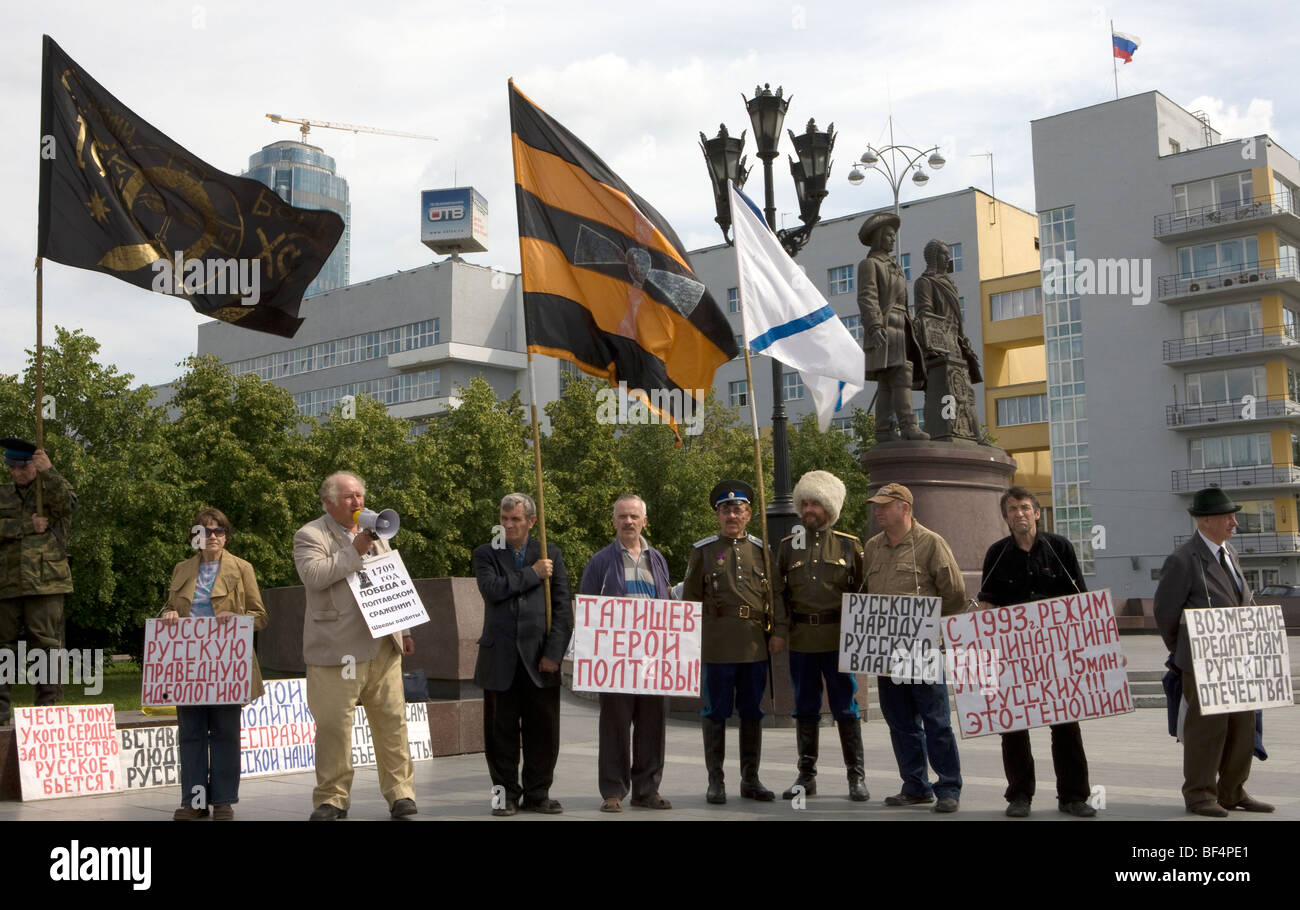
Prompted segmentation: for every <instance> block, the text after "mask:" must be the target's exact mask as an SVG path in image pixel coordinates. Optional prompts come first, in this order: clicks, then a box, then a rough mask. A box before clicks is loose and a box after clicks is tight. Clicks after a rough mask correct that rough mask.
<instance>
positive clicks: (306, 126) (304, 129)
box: [266, 114, 438, 144]
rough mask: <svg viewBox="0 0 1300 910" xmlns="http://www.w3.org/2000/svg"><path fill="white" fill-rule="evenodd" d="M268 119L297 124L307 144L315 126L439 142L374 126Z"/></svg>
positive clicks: (429, 137) (269, 117) (278, 118)
mask: <svg viewBox="0 0 1300 910" xmlns="http://www.w3.org/2000/svg"><path fill="white" fill-rule="evenodd" d="M266 116H267V119H269V120H270V121H271V122H272V123H296V124H298V126H299V132H301V133H302V141H303V143H304V144H306V142H307V134H308V133H310V132H311V128H312V127H313V126H320V127H325V128H327V129H331V130H347V131H348V132H352V133H378V134H379V135H381V136H401V137H402V138H404V139H432V140H433V141H434V142H437V141H438V137H437V136H421V135H420V134H418V133H402V132H398V131H397V130H380V129H375V128H374V127H373V126H357V125H356V124H353V123H330V122H329V121H328V120H308V119H307V118H306V117H304V118H303V119H301V120H294V119H293V118H291V117H281V116H280V115H279V114H267V115H266Z"/></svg>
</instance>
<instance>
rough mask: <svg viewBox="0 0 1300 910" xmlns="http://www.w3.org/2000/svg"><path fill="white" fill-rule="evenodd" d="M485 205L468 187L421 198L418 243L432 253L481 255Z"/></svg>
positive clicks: (430, 192)
mask: <svg viewBox="0 0 1300 910" xmlns="http://www.w3.org/2000/svg"><path fill="white" fill-rule="evenodd" d="M487 241H488V205H487V200H486V199H484V198H483V195H482V194H481V193H479V191H478V190H476V189H474V188H473V187H470V186H461V187H455V188H452V189H446V190H425V191H424V192H422V193H421V194H420V242H421V243H423V244H424V245H425V246H427V247H428V248H429V249H431V250H433V251H434V252H435V253H481V252H483V251H484V250H486V249H487Z"/></svg>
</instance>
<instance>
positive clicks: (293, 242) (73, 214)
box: [37, 35, 343, 338]
mask: <svg viewBox="0 0 1300 910" xmlns="http://www.w3.org/2000/svg"><path fill="white" fill-rule="evenodd" d="M42 72H43V78H42V85H41V195H40V229H39V236H38V239H37V256H39V257H44V258H47V259H52V260H54V261H55V262H61V263H63V264H64V265H70V266H74V267H76V268H81V269H93V270H95V271H98V272H105V273H107V274H109V275H113V276H114V277H116V278H120V279H122V280H123V281H126V282H129V283H131V284H134V285H136V286H137V287H142V288H145V289H147V290H153V291H160V292H162V293H167V294H173V295H176V296H180V297H184V298H185V299H186V300H188V301H189V303H190V305H191V306H192V307H194V309H195V311H197V312H199V313H201V314H203V315H204V316H210V317H212V318H214V319H220V320H222V321H224V322H229V323H232V324H234V325H238V326H242V327H244V328H249V329H256V330H257V331H261V332H270V333H272V334H275V335H281V336H283V337H286V338H291V337H293V335H294V333H296V332H297V331H298V327H299V326H300V325H302V319H301V318H299V316H298V306H299V304H300V303H301V302H302V295H303V293H304V292H305V291H306V290H307V286H308V285H309V284H311V282H312V279H314V278H315V277H316V274H317V273H318V272H319V271H320V270H321V267H322V266H323V265H324V264H325V260H326V259H328V258H329V255H330V253H331V252H332V251H333V249H334V246H335V244H337V243H338V240H339V237H341V236H342V234H343V219H342V218H340V217H339V215H338V214H337V213H335V212H330V211H319V210H308V209H300V208H295V207H293V206H290V205H288V204H287V203H285V202H284V201H283V200H282V199H280V197H279V196H277V195H276V194H275V191H274V190H272V189H270V188H269V187H267V186H265V185H263V184H262V183H259V182H258V181H256V180H251V179H249V178H246V177H234V176H231V175H230V174H226V173H223V172H222V171H219V170H217V169H216V168H214V167H212V166H211V165H210V164H208V163H206V162H205V161H203V160H201V159H200V158H198V157H196V156H194V155H192V154H190V153H189V152H187V151H186V150H185V149H183V148H181V147H180V146H179V145H177V144H176V143H175V142H173V141H172V140H171V139H169V138H167V136H165V135H163V134H162V133H161V132H159V131H158V130H157V129H155V128H154V127H153V126H151V125H150V124H149V123H147V122H145V120H144V119H143V118H141V117H140V116H138V115H137V114H136V113H134V112H133V111H132V110H131V109H130V108H128V107H127V106H126V105H124V104H122V102H120V101H118V100H117V99H116V98H114V97H113V96H112V95H111V94H109V92H107V91H106V90H105V89H104V87H103V86H101V85H100V84H99V83H98V82H96V81H95V80H94V79H92V78H90V76H89V75H88V74H87V73H86V71H85V70H83V69H82V68H81V67H79V66H77V64H76V63H75V62H73V60H72V59H71V58H70V57H68V55H67V54H65V53H64V52H63V50H62V49H61V48H60V47H59V46H58V45H57V44H55V43H54V40H53V39H52V38H50V36H49V35H46V36H45V43H44V59H43V67H42Z"/></svg>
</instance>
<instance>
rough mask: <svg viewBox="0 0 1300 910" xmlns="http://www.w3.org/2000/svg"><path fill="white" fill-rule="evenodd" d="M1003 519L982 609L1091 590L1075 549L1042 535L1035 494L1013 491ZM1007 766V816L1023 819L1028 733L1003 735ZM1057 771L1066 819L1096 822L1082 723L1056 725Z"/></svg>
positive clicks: (1028, 789)
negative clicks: (1004, 525) (1006, 530)
mask: <svg viewBox="0 0 1300 910" xmlns="http://www.w3.org/2000/svg"><path fill="white" fill-rule="evenodd" d="M1001 506H1002V517H1003V518H1005V519H1006V522H1007V526H1008V527H1009V528H1010V529H1011V536H1010V537H1004V538H1002V539H1001V540H999V541H998V542H997V543H995V544H994V545H993V546H991V547H989V549H988V552H987V553H985V554H984V572H983V574H982V576H981V577H982V578H983V582H982V583H981V585H980V594H979V601H980V607H982V608H989V607H1009V606H1013V605H1015V604H1023V603H1033V602H1034V601H1036V600H1046V599H1047V598H1049V597H1058V596H1060V595H1063V594H1077V593H1082V592H1083V591H1086V590H1087V587H1086V586H1085V585H1084V582H1083V573H1082V572H1081V571H1079V560H1078V558H1077V557H1076V556H1075V554H1074V547H1073V546H1072V545H1071V544H1070V542H1069V541H1068V540H1066V539H1065V538H1064V537H1060V536H1058V535H1056V534H1049V533H1047V532H1046V531H1039V530H1038V519H1039V517H1040V515H1041V512H1040V511H1039V508H1038V500H1037V499H1036V498H1034V494H1033V493H1031V492H1029V491H1028V490H1026V489H1025V488H1024V487H1012V488H1011V489H1009V490H1007V491H1006V492H1005V493H1003V494H1002V502H1001ZM1002 767H1003V769H1004V770H1005V771H1006V774H1007V792H1006V798H1007V802H1008V803H1009V805H1008V806H1007V815H1009V816H1010V817H1011V818H1024V817H1026V816H1027V815H1029V804H1030V802H1031V801H1032V800H1033V798H1034V756H1033V753H1032V752H1031V751H1030V746H1029V731H1028V730H1015V731H1013V732H1011V733H1003V734H1002ZM1052 767H1053V769H1054V770H1055V771H1056V801H1057V806H1058V807H1059V808H1060V810H1061V811H1062V812H1064V813H1066V814H1067V815H1074V816H1077V817H1079V818H1091V817H1093V816H1094V815H1096V814H1097V810H1096V809H1094V808H1093V807H1092V806H1090V805H1088V796H1089V795H1090V793H1091V789H1090V788H1089V786H1088V758H1087V756H1085V755H1084V754H1083V734H1082V733H1081V732H1080V730H1079V724H1078V722H1077V721H1071V722H1070V723H1064V724H1053V725H1052Z"/></svg>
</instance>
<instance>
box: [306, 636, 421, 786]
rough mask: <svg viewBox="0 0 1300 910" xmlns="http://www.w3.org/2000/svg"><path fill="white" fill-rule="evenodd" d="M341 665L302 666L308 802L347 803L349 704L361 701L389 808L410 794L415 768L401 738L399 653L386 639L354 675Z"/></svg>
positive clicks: (403, 717) (403, 715)
mask: <svg viewBox="0 0 1300 910" xmlns="http://www.w3.org/2000/svg"><path fill="white" fill-rule="evenodd" d="M345 669H347V668H346V667H343V666H338V667H323V666H318V665H312V664H308V666H307V707H308V708H310V709H311V714H312V717H313V718H315V720H316V789H315V790H313V791H312V798H311V802H312V805H313V806H321V805H324V804H326V803H328V804H330V805H331V806H334V807H336V808H339V809H347V808H348V806H349V805H350V802H351V800H350V797H349V794H350V793H351V791H352V773H353V772H352V717H353V708H355V707H356V705H357V704H358V703H360V704H361V706H362V707H363V708H365V709H366V719H367V720H368V721H369V723H370V733H371V738H372V740H373V741H374V745H375V763H376V764H377V765H378V767H379V789H380V790H381V791H382V792H383V794H384V799H386V800H388V806H389V808H390V809H391V808H392V806H393V803H395V802H397V800H399V799H414V798H415V786H414V784H413V782H412V781H413V778H414V776H415V769H414V767H413V765H412V764H411V752H410V748H409V747H408V745H407V741H406V699H405V697H404V696H403V694H402V655H401V654H399V653H398V651H397V648H395V647H394V646H393V643H392V641H391V640H389V639H388V638H385V639H384V641H383V644H382V645H381V646H380V649H379V653H378V654H377V655H376V656H375V657H374V658H373V659H371V660H368V661H363V662H359V663H358V664H357V665H356V678H355V679H349V678H346V677H345V676H344V670H345ZM349 675H351V673H350V671H349Z"/></svg>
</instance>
